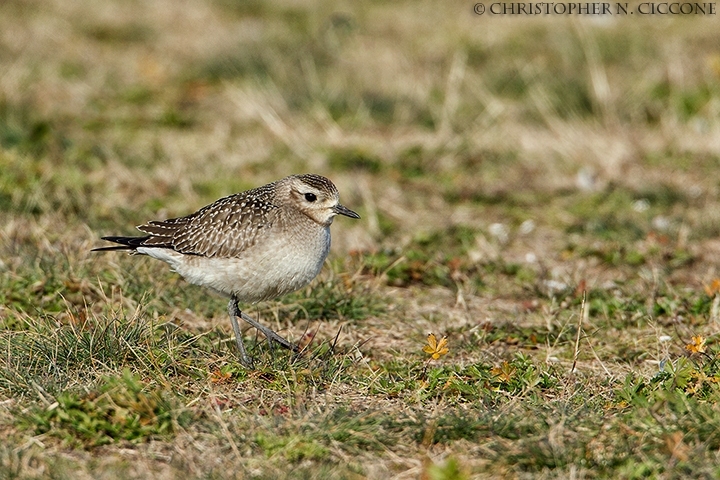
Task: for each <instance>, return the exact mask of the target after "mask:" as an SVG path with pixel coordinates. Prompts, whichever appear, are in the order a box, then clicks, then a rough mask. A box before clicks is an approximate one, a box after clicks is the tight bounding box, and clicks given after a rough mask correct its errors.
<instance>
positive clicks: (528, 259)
mask: <svg viewBox="0 0 720 480" xmlns="http://www.w3.org/2000/svg"><path fill="white" fill-rule="evenodd" d="M525 261H526V262H527V263H537V256H536V255H535V254H534V253H533V252H528V253H526V254H525Z"/></svg>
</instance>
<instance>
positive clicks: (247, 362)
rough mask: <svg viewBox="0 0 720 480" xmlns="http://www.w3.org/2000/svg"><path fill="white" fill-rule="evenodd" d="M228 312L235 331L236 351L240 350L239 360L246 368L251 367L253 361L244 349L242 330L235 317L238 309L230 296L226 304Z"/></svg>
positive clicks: (238, 311) (235, 301)
mask: <svg viewBox="0 0 720 480" xmlns="http://www.w3.org/2000/svg"><path fill="white" fill-rule="evenodd" d="M228 313H229V314H230V322H231V323H232V327H233V331H234V332H235V344H236V345H237V348H238V351H239V352H240V362H241V363H242V364H243V365H244V366H245V367H247V368H253V361H252V358H250V355H248V353H247V351H246V350H245V345H244V344H243V341H242V332H241V331H240V325H238V321H237V317H238V314H239V313H240V310H239V309H238V306H237V300H235V298H232V299H231V300H230V303H229V304H228Z"/></svg>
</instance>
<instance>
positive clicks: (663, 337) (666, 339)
mask: <svg viewBox="0 0 720 480" xmlns="http://www.w3.org/2000/svg"><path fill="white" fill-rule="evenodd" d="M670 340H672V337H671V336H670V335H660V336H659V337H658V342H660V343H665V342H669V341H670Z"/></svg>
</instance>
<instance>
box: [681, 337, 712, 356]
mask: <svg viewBox="0 0 720 480" xmlns="http://www.w3.org/2000/svg"><path fill="white" fill-rule="evenodd" d="M685 350H687V351H688V352H690V353H705V351H706V350H707V346H706V345H705V337H701V336H699V335H698V336H697V337H692V343H688V344H687V345H685Z"/></svg>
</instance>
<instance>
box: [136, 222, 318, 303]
mask: <svg viewBox="0 0 720 480" xmlns="http://www.w3.org/2000/svg"><path fill="white" fill-rule="evenodd" d="M306 226H307V225H306ZM310 227H314V228H302V229H298V230H297V231H295V232H293V235H268V236H267V237H266V239H265V241H261V242H258V243H257V244H255V245H253V246H252V247H251V248H249V249H247V250H245V251H244V252H243V254H242V256H240V257H238V258H216V257H213V258H208V257H202V256H197V255H183V254H181V253H178V252H175V251H173V250H169V249H165V248H149V247H139V248H138V249H137V251H138V253H143V254H146V255H149V256H151V257H154V258H157V259H159V260H163V261H165V262H167V263H168V264H170V266H171V267H172V269H173V270H174V271H176V272H177V273H179V274H180V275H182V276H183V277H184V278H185V279H186V280H187V281H188V282H190V283H193V284H195V285H201V286H204V287H208V288H211V289H213V290H215V291H217V292H219V293H222V294H224V295H227V296H230V295H235V296H236V297H237V298H238V300H240V301H242V302H258V301H261V300H269V299H271V298H275V297H278V296H281V295H285V294H287V293H290V292H293V291H295V290H298V289H300V288H303V287H304V286H306V285H307V284H308V283H310V282H311V281H312V280H313V279H314V278H315V277H316V276H317V274H318V273H320V270H321V269H322V266H323V263H324V262H325V259H326V258H327V255H328V252H329V250H330V229H329V228H328V227H320V226H318V225H317V224H314V225H311V226H310ZM288 238H291V239H292V241H288Z"/></svg>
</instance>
